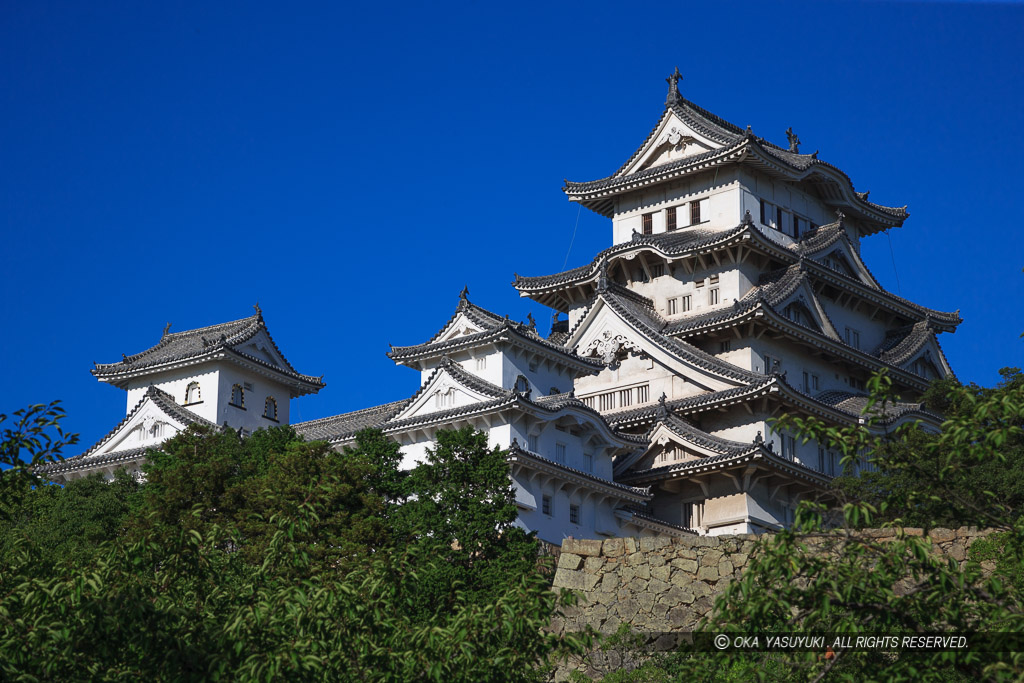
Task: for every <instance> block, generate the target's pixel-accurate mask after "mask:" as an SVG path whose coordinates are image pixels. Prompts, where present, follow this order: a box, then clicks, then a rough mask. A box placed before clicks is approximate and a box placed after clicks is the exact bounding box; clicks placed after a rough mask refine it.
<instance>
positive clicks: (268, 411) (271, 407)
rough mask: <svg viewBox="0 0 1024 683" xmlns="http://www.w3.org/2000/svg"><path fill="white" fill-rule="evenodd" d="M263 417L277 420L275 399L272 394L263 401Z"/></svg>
mask: <svg viewBox="0 0 1024 683" xmlns="http://www.w3.org/2000/svg"><path fill="white" fill-rule="evenodd" d="M263 417H265V418H267V419H268V420H273V421H274V422H277V400H276V399H274V397H273V396H267V400H266V401H264V402H263Z"/></svg>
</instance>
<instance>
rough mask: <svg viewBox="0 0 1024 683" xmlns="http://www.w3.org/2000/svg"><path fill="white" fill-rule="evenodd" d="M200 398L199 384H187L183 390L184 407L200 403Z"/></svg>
mask: <svg viewBox="0 0 1024 683" xmlns="http://www.w3.org/2000/svg"><path fill="white" fill-rule="evenodd" d="M201 402H202V398H200V396H199V382H189V385H188V387H186V388H185V405H187V406H188V405H192V404H193V403H201Z"/></svg>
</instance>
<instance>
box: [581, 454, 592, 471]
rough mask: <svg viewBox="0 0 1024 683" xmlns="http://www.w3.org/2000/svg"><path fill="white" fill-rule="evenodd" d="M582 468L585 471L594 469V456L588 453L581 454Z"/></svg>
mask: <svg viewBox="0 0 1024 683" xmlns="http://www.w3.org/2000/svg"><path fill="white" fill-rule="evenodd" d="M583 469H584V470H586V471H587V472H593V471H594V456H593V455H592V454H590V453H584V454H583Z"/></svg>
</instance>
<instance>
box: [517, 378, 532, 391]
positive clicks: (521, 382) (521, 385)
mask: <svg viewBox="0 0 1024 683" xmlns="http://www.w3.org/2000/svg"><path fill="white" fill-rule="evenodd" d="M515 390H516V391H518V392H519V393H520V394H528V393H530V382H529V380H527V379H526V377H525V376H523V375H519V376H518V377H516V385H515Z"/></svg>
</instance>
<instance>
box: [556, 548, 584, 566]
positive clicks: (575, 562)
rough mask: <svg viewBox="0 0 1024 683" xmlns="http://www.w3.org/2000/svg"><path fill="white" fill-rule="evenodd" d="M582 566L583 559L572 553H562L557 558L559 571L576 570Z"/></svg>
mask: <svg viewBox="0 0 1024 683" xmlns="http://www.w3.org/2000/svg"><path fill="white" fill-rule="evenodd" d="M582 566H583V558H582V557H580V556H579V555H574V554H573V553H566V552H563V553H562V554H561V555H559V556H558V568H559V569H571V570H576V569H579V568H580V567H582Z"/></svg>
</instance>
